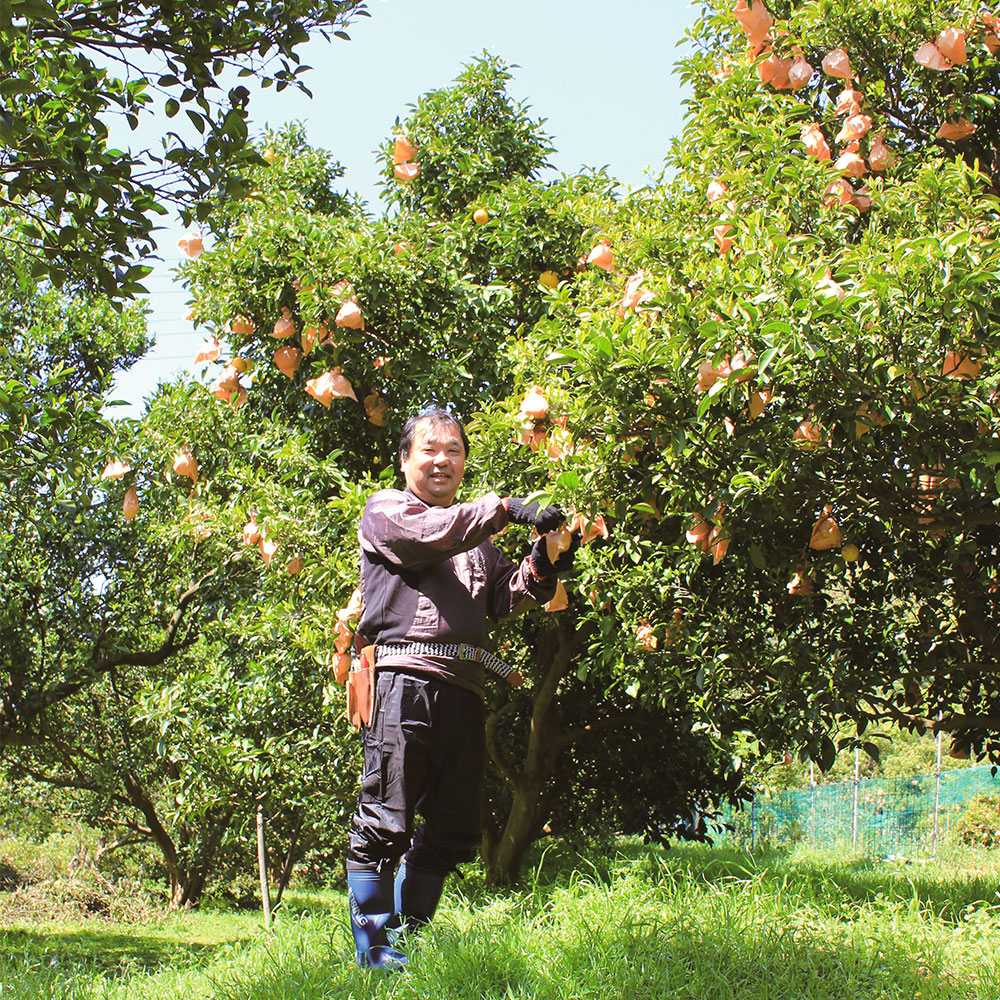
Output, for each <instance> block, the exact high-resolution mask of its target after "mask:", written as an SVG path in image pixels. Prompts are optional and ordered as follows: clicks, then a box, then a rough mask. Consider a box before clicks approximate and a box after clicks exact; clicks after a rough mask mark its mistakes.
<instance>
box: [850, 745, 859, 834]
mask: <svg viewBox="0 0 1000 1000" xmlns="http://www.w3.org/2000/svg"><path fill="white" fill-rule="evenodd" d="M860 771H861V751H860V750H858V748H857V747H855V748H854V806H853V808H852V810H851V846H852V847H857V846H858V775H859V774H860Z"/></svg>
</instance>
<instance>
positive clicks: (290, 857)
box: [274, 815, 302, 906]
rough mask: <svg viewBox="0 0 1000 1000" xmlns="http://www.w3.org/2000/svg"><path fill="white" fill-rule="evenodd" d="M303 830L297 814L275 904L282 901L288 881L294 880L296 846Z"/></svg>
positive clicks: (279, 879)
mask: <svg viewBox="0 0 1000 1000" xmlns="http://www.w3.org/2000/svg"><path fill="white" fill-rule="evenodd" d="M301 832H302V817H301V816H300V815H296V817H295V826H294V828H293V829H292V837H291V840H289V842H288V853H287V854H286V855H285V863H284V864H283V865H282V866H281V874H280V875H279V876H278V894H277V895H276V896H275V897H274V905H275V906H277V905H278V904H279V903H280V902H281V897H282V896H283V895H284V892H285V889H286V888H287V886H288V883H289V882H290V881H291V880H292V869H293V868H294V867H295V848H296V847H297V846H298V843H299V834H300V833H301Z"/></svg>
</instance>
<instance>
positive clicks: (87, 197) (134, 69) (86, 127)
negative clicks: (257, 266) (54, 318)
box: [0, 0, 366, 300]
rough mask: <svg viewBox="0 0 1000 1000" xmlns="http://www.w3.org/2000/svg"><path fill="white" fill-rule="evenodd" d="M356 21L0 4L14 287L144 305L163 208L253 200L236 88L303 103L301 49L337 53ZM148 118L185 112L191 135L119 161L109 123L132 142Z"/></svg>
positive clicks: (335, 5)
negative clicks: (65, 289)
mask: <svg viewBox="0 0 1000 1000" xmlns="http://www.w3.org/2000/svg"><path fill="white" fill-rule="evenodd" d="M365 13H366V11H365V5H364V3H357V2H353V0H351V2H333V0H292V2H287V0H282V2H280V3H278V2H268V3H265V4H252V5H249V6H247V5H233V4H231V3H224V2H221V0H198V2H187V3H182V4H176V3H173V2H169V0H168V2H161V3H155V4H147V5H143V6H138V7H137V6H136V5H134V4H123V3H111V4H100V5H96V6H95V5H94V4H92V3H80V2H76V0H51V2H50V0H7V2H5V3H4V4H3V7H2V8H0V67H2V69H3V74H2V75H3V80H2V83H0V196H2V198H3V204H4V206H5V207H7V208H11V209H13V210H14V215H13V216H12V217H7V218H6V219H5V220H4V223H3V226H2V228H0V239H2V240H3V241H4V242H5V243H9V244H12V245H15V246H17V247H19V248H20V249H21V250H22V252H24V253H25V254H26V255H28V256H29V258H30V259H29V262H28V266H27V267H25V268H24V269H22V274H23V275H24V276H25V277H27V275H29V274H30V275H31V276H32V277H33V278H35V279H45V280H46V281H48V282H51V283H52V284H54V285H56V286H57V287H58V286H61V285H62V284H64V283H65V282H70V283H71V284H72V285H73V286H84V287H86V288H89V289H91V290H100V291H102V292H103V293H104V294H105V295H107V296H108V297H109V298H111V299H113V300H115V299H120V298H130V297H132V296H134V295H135V294H136V293H138V292H141V291H142V286H141V285H140V284H139V280H140V279H141V278H142V277H143V276H144V275H145V274H146V273H147V272H148V268H147V267H145V266H144V265H143V264H142V263H141V259H142V258H143V257H145V256H147V255H148V254H149V253H150V252H152V250H153V249H154V244H153V240H152V230H153V225H154V216H156V215H157V214H163V213H165V212H166V211H167V209H166V207H165V205H164V203H165V202H167V203H171V202H172V203H173V204H175V205H176V206H178V207H179V208H180V210H181V215H182V218H183V219H184V221H185V223H187V222H190V221H191V220H192V219H198V220H204V219H205V218H206V217H207V216H208V215H209V214H210V213H211V211H212V208H213V206H215V205H217V204H219V203H220V202H224V201H226V200H228V199H231V198H234V197H240V196H242V195H244V194H245V193H246V187H245V183H244V179H243V171H244V169H245V168H246V167H247V165H248V164H250V163H252V162H254V161H255V159H256V158H255V156H254V155H253V154H252V153H251V151H250V149H249V147H248V144H247V140H248V132H247V116H248V105H249V98H250V91H249V90H248V89H247V88H246V87H245V86H243V84H242V83H238V84H236V85H234V86H229V85H228V83H229V82H231V81H232V77H233V75H235V76H236V77H237V78H238V79H239V78H246V77H250V76H253V77H255V78H257V79H258V80H259V81H260V83H261V85H262V86H265V87H267V86H271V85H274V86H275V88H276V89H277V90H279V91H280V90H283V89H284V88H285V87H289V86H293V87H299V88H301V89H303V90H305V89H306V88H305V86H304V84H303V80H302V75H303V73H305V72H306V70H307V69H308V67H306V66H303V65H301V63H300V61H299V57H298V55H297V52H296V49H297V47H298V46H299V45H300V44H301V43H302V42H304V41H306V40H307V39H308V37H309V33H310V32H311V31H319V32H321V33H323V34H324V35H327V36H328V35H329V33H330V32H333V33H334V34H336V35H338V36H340V37H343V38H346V37H347V36H346V34H345V33H344V32H343V30H342V29H343V26H344V25H345V24H346V23H347V22H348V20H349V19H350V18H351V17H354V16H359V15H363V14H365ZM154 109H162V111H163V112H164V113H165V114H166V116H167V117H169V118H174V117H175V116H176V115H178V114H179V112H180V111H181V110H183V111H184V121H185V126H184V127H183V129H182V128H181V127H178V130H177V131H170V132H169V133H168V134H167V135H166V136H165V137H164V144H163V149H162V150H156V149H151V148H147V149H139V150H122V149H118V148H115V143H116V142H118V141H120V140H119V139H118V138H117V134H116V133H117V132H118V130H117V129H116V128H115V127H114V126H115V122H116V119H121V120H122V125H123V126H124V125H127V126H128V128H129V129H131V130H133V131H134V130H135V129H137V128H138V127H139V123H140V120H141V119H142V118H143V117H144V116H146V115H147V114H149V113H150V112H151V111H153V110H154ZM188 128H190V129H193V130H194V132H188V134H187V135H184V134H182V132H187V131H188ZM192 136H193V138H192ZM136 256H138V257H139V263H137V262H136Z"/></svg>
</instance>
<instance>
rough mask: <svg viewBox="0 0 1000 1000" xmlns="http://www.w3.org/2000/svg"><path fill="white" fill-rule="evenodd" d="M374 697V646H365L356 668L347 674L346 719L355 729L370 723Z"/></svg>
mask: <svg viewBox="0 0 1000 1000" xmlns="http://www.w3.org/2000/svg"><path fill="white" fill-rule="evenodd" d="M374 699H375V647H374V646H365V647H364V648H363V649H362V650H361V655H360V657H359V660H358V666H357V668H356V669H353V670H351V672H350V673H349V674H348V675H347V721H348V722H350V724H351V725H352V726H354V728H355V729H361V728H362V727H364V728H365V729H367V728H368V727H369V726H370V725H371V724H372V703H373V701H374Z"/></svg>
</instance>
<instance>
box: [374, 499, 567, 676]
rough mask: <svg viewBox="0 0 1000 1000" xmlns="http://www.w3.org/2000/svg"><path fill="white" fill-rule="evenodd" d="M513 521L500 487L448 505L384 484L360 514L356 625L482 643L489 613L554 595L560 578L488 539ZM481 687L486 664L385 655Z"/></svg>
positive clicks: (396, 639) (498, 614)
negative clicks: (513, 557)
mask: <svg viewBox="0 0 1000 1000" xmlns="http://www.w3.org/2000/svg"><path fill="white" fill-rule="evenodd" d="M506 524H507V511H506V509H505V508H504V505H503V501H502V500H501V499H500V497H499V496H497V495H496V494H495V493H488V494H487V495H486V496H483V497H480V498H479V499H478V500H472V501H470V502H468V503H456V504H452V505H451V506H450V507H435V506H432V505H430V504H426V503H424V502H423V500H421V499H420V498H419V497H417V496H416V494H414V493H412V492H410V490H408V489H407V490H380V491H379V492H378V493H375V494H374V495H373V496H372V497H370V498H369V500H368V503H367V504H366V505H365V510H364V513H363V514H362V516H361V525H360V527H359V528H358V541H359V543H360V545H361V588H362V593H363V595H364V608H363V610H362V613H361V621H360V622H359V623H358V633H359V634H360V635H361V636H363V637H364V638H365V640H366V641H367V642H369V643H375V644H376V645H378V646H385V645H388V644H391V643H400V642H448V643H455V642H464V643H469V644H471V645H473V646H483V645H484V644H485V642H486V620H487V618H490V619H493V620H494V621H499V620H502V619H504V618H509V617H511V616H512V615H515V614H517V613H518V612H519V611H523V610H524V609H526V608H528V607H531V606H532V605H534V604H537V603H544V602H545V601H548V600H549V599H551V597H552V596H553V594H554V593H555V589H556V579H555V577H552V578H551V579H543V580H539V579H537V578H536V577H535V575H534V573H533V572H532V570H531V566H530V564H529V562H528V560H527V559H524V560H522V562H521V563H520V565H515V564H514V563H512V562H511V561H510V560H509V559H507V558H506V556H504V555H503V554H502V553H501V552H500V550H499V549H498V548H497V547H496V546H495V545H493V543H492V542H491V541H490V540H489V539H490V536H491V535H493V534H496V532H498V531H499V530H500V529H501V528H503V527H504V526H505V525H506ZM379 667H380V668H381V667H400V668H404V669H406V670H414V671H418V672H422V673H430V674H434V675H436V676H439V677H442V678H443V679H445V680H448V681H450V682H451V683H454V684H458V685H459V686H461V687H464V688H468V689H469V690H471V691H475V692H477V693H478V694H482V692H483V682H484V673H485V670H484V668H483V666H482V665H481V664H479V663H475V662H473V661H456V660H451V659H447V658H444V657H437V656H413V655H405V656H402V655H401V656H394V657H391V658H386V659H383V658H381V657H380V658H379Z"/></svg>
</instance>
